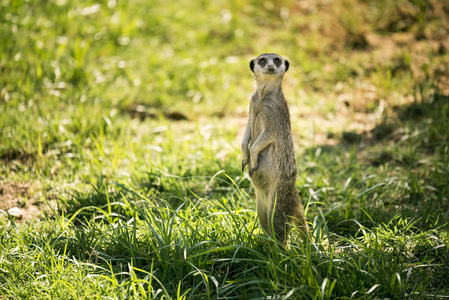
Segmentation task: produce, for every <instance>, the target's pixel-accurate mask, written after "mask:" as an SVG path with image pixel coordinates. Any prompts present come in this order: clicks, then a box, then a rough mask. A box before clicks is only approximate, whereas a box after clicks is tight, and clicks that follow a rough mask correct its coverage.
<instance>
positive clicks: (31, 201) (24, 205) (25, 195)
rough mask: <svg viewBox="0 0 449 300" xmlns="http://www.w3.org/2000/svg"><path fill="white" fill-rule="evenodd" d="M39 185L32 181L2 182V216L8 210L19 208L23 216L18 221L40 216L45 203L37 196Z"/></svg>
mask: <svg viewBox="0 0 449 300" xmlns="http://www.w3.org/2000/svg"><path fill="white" fill-rule="evenodd" d="M37 190H38V189H37V187H36V186H35V185H33V184H31V183H17V182H12V183H3V184H0V217H2V216H5V215H6V211H8V210H10V209H12V208H19V209H20V210H21V211H22V216H21V217H18V218H16V220H17V221H26V220H30V219H32V218H35V217H39V216H40V215H41V214H42V212H43V210H44V205H42V202H41V201H39V199H38V198H37V197H36V192H37Z"/></svg>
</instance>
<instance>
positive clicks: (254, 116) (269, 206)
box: [242, 53, 308, 245]
mask: <svg viewBox="0 0 449 300" xmlns="http://www.w3.org/2000/svg"><path fill="white" fill-rule="evenodd" d="M288 67H289V62H288V61H287V60H285V59H283V58H282V57H281V56H279V55H277V54H274V53H265V54H261V55H260V56H258V57H257V58H255V59H253V60H252V61H251V62H250V68H251V71H252V72H253V73H254V76H255V79H256V91H255V92H254V94H253V95H252V97H251V102H250V106H249V116H248V123H247V125H246V129H245V133H244V136H243V140H242V172H243V171H244V169H245V166H246V165H248V170H249V176H250V178H251V181H252V183H253V186H254V188H255V192H256V209H257V214H258V217H259V221H260V224H261V225H262V227H263V228H264V229H265V231H267V232H268V233H269V234H274V236H275V238H276V240H278V241H279V242H280V243H282V244H284V245H285V244H286V243H287V238H288V233H289V231H290V228H289V225H288V224H289V223H293V224H295V225H296V226H297V227H298V228H299V230H300V232H301V235H302V238H303V240H304V239H305V238H306V237H307V234H308V233H307V232H308V228H307V223H306V220H305V218H304V213H303V208H302V204H301V200H300V198H299V196H298V194H297V192H296V184H295V182H296V176H297V173H298V168H297V165H296V158H295V153H294V147H293V139H292V130H291V123H290V113H289V109H288V105H287V101H286V100H285V98H284V94H283V92H282V80H283V77H284V74H285V72H287V70H288Z"/></svg>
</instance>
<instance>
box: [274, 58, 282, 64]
mask: <svg viewBox="0 0 449 300" xmlns="http://www.w3.org/2000/svg"><path fill="white" fill-rule="evenodd" d="M273 62H274V63H275V64H279V63H280V62H281V60H280V59H279V58H277V57H276V58H275V59H273Z"/></svg>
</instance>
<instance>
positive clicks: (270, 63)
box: [249, 53, 289, 78]
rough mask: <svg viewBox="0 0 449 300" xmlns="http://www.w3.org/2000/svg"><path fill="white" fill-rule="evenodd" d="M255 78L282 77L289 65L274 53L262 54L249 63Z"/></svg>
mask: <svg viewBox="0 0 449 300" xmlns="http://www.w3.org/2000/svg"><path fill="white" fill-rule="evenodd" d="M249 67H250V68H251V71H253V73H254V74H255V75H256V77H260V76H262V77H264V78H265V77H279V76H280V77H282V76H283V75H284V74H285V72H287V70H288V67H289V63H288V60H286V59H283V58H282V57H281V56H279V55H277V54H275V53H264V54H261V55H259V56H258V57H256V58H255V59H253V60H252V61H251V62H250V63H249Z"/></svg>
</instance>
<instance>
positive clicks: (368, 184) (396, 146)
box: [300, 94, 449, 236]
mask: <svg viewBox="0 0 449 300" xmlns="http://www.w3.org/2000/svg"><path fill="white" fill-rule="evenodd" d="M448 140H449V96H448V95H440V94H434V95H431V96H430V97H428V98H427V99H425V101H422V102H414V103H411V104H409V105H403V106H396V107H394V108H393V115H392V116H387V117H385V118H384V119H383V120H382V121H381V122H380V123H379V124H378V125H377V126H376V127H375V128H374V129H373V130H372V131H370V132H363V133H354V132H345V133H343V134H342V135H341V141H340V143H339V144H337V145H324V146H319V147H314V148H310V149H308V150H307V151H306V152H305V154H304V156H303V157H302V158H300V165H301V164H302V165H303V166H301V167H302V169H301V170H300V173H301V172H304V174H306V175H305V177H306V179H305V183H304V184H303V186H301V188H300V195H301V197H302V199H311V201H312V202H315V203H322V204H317V205H315V206H311V209H310V212H311V214H312V215H317V210H318V208H319V209H321V210H322V211H323V212H324V213H325V214H326V219H327V220H328V223H329V227H330V228H331V230H332V231H333V232H336V233H337V234H340V235H349V236H354V235H356V234H357V232H358V231H359V230H360V225H363V226H364V227H368V228H370V227H373V226H378V225H379V224H382V223H384V224H385V223H387V222H388V221H389V220H391V219H392V218H393V217H394V216H396V215H400V216H401V217H403V218H409V219H412V220H418V222H417V223H416V227H417V228H419V229H426V228H427V229H428V228H437V227H439V226H442V225H444V224H445V222H447V219H448V217H449V213H448V212H449V150H448V149H449V142H448Z"/></svg>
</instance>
